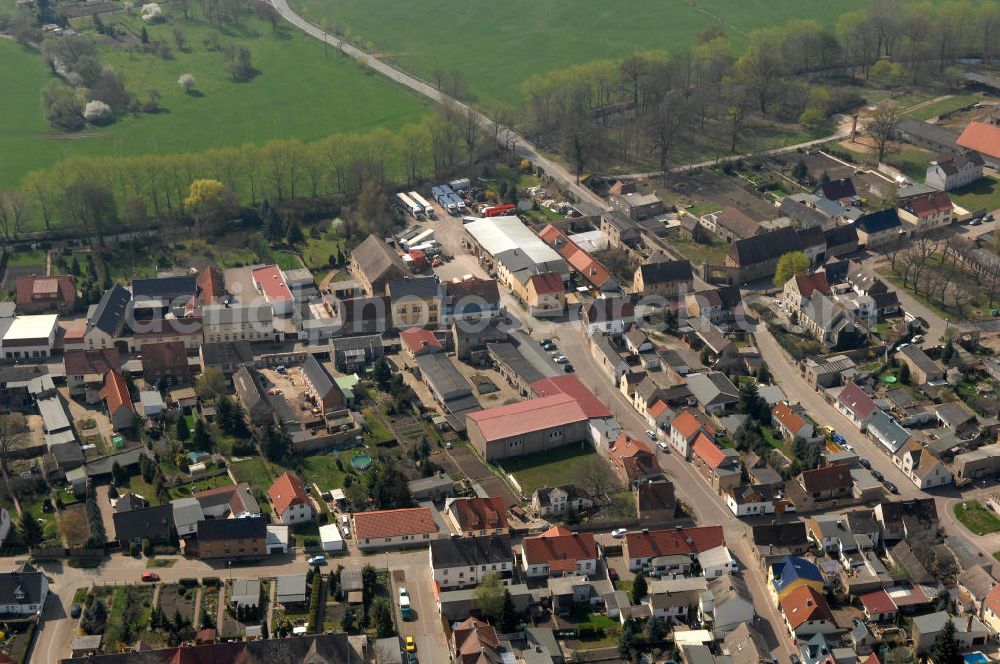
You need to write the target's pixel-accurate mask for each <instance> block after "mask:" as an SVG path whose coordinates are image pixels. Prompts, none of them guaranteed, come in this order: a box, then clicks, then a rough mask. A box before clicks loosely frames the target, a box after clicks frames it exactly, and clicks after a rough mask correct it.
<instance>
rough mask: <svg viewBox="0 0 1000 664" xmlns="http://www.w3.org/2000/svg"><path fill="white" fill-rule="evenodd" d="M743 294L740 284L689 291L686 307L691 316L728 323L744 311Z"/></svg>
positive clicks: (717, 323)
mask: <svg viewBox="0 0 1000 664" xmlns="http://www.w3.org/2000/svg"><path fill="white" fill-rule="evenodd" d="M742 304H743V296H742V295H741V294H740V289H739V287H738V286H720V287H719V288H709V289H706V290H700V291H696V292H694V293H688V294H687V295H686V296H685V297H684V308H685V310H686V311H687V315H688V316H689V317H691V318H701V319H702V320H706V321H708V322H709V323H711V324H712V325H728V324H730V323H732V322H733V321H734V320H735V319H736V317H737V316H738V315H739V314H741V313H742V310H741V308H740V306H741V305H742Z"/></svg>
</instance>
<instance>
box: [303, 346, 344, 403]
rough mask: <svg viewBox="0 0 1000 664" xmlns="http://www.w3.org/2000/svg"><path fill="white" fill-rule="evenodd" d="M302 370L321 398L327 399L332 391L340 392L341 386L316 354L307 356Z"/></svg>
mask: <svg viewBox="0 0 1000 664" xmlns="http://www.w3.org/2000/svg"><path fill="white" fill-rule="evenodd" d="M302 372H303V373H304V374H305V375H306V379H307V380H308V381H309V383H310V384H311V385H312V387H313V389H314V390H316V391H317V392H319V398H320V399H325V398H326V397H327V395H329V394H330V393H331V392H339V391H340V388H339V387H337V383H336V382H335V381H334V380H333V376H331V375H330V372H329V371H327V370H326V367H324V366H323V365H322V364H321V363H320V361H319V360H317V359H316V356H315V355H312V354H309V355H308V356H306V361H305V362H303V363H302Z"/></svg>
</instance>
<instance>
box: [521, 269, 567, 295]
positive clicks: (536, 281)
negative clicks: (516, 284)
mask: <svg viewBox="0 0 1000 664" xmlns="http://www.w3.org/2000/svg"><path fill="white" fill-rule="evenodd" d="M528 283H529V284H531V285H532V286H533V287H534V289H535V293H537V294H538V295H552V294H553V293H564V292H566V289H565V288H564V287H563V282H562V277H560V276H559V275H558V274H556V273H555V272H546V273H545V274H533V275H531V277H530V278H529V279H528Z"/></svg>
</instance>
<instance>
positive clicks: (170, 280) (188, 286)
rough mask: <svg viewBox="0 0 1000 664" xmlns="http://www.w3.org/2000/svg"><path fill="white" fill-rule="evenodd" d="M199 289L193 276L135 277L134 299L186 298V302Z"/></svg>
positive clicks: (133, 284) (133, 282) (133, 283)
mask: <svg viewBox="0 0 1000 664" xmlns="http://www.w3.org/2000/svg"><path fill="white" fill-rule="evenodd" d="M197 290H198V281H197V279H196V278H195V277H193V276H182V277H159V278H157V277H154V278H151V279H133V280H132V297H133V299H141V298H148V299H152V300H173V299H175V298H184V304H187V300H189V299H190V298H191V296H193V295H194V294H195V292H196V291H197Z"/></svg>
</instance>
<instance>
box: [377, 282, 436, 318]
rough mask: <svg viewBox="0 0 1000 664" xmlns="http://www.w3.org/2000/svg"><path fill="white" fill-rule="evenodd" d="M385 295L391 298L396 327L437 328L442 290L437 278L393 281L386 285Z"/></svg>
mask: <svg viewBox="0 0 1000 664" xmlns="http://www.w3.org/2000/svg"><path fill="white" fill-rule="evenodd" d="M386 293H387V294H388V295H389V296H390V297H391V298H392V321H393V323H394V324H395V325H396V327H399V328H401V329H406V328H410V327H437V325H438V323H440V322H441V302H442V289H441V282H440V281H439V280H438V278H437V276H430V277H408V278H406V279H395V280H392V281H389V282H388V283H387V284H386Z"/></svg>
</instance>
